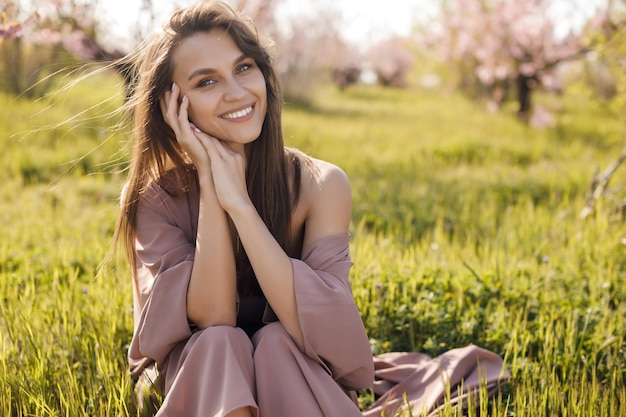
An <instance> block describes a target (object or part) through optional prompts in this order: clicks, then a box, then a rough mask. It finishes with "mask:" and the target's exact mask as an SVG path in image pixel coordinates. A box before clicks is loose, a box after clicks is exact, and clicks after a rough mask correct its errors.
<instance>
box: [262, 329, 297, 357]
mask: <svg viewBox="0 0 626 417" xmlns="http://www.w3.org/2000/svg"><path fill="white" fill-rule="evenodd" d="M252 344H253V345H254V356H255V357H257V356H265V355H268V354H269V355H276V354H278V355H281V354H282V353H281V352H285V351H286V350H287V351H289V350H292V349H294V348H295V349H297V346H296V344H295V342H294V340H293V339H292V337H291V335H289V333H287V330H285V328H284V327H283V325H282V324H281V323H280V322H274V323H270V324H268V325H266V326H263V327H262V328H261V329H260V330H258V331H257V332H256V333H255V334H254V336H252Z"/></svg>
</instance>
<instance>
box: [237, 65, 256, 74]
mask: <svg viewBox="0 0 626 417" xmlns="http://www.w3.org/2000/svg"><path fill="white" fill-rule="evenodd" d="M250 68H252V64H243V65H240V66H239V67H237V73H240V72H244V71H248V70H249V69H250Z"/></svg>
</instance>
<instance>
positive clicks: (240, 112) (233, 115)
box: [221, 106, 254, 120]
mask: <svg viewBox="0 0 626 417" xmlns="http://www.w3.org/2000/svg"><path fill="white" fill-rule="evenodd" d="M253 107H254V106H249V107H246V108H245V109H241V110H238V111H235V112H232V113H228V114H225V115H223V116H221V117H222V119H228V120H233V119H240V118H242V117H245V116H247V115H249V114H250V113H252V108H253Z"/></svg>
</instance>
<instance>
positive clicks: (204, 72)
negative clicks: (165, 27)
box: [187, 55, 248, 81]
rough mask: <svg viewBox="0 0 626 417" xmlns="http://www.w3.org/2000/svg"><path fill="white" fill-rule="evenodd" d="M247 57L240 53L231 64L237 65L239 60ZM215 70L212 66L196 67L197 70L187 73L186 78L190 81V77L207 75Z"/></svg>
mask: <svg viewBox="0 0 626 417" xmlns="http://www.w3.org/2000/svg"><path fill="white" fill-rule="evenodd" d="M247 58H248V56H247V55H241V56H239V57H238V58H237V59H235V61H233V65H237V64H239V63H240V62H241V61H244V60H246V59H247ZM216 72H217V70H216V69H214V68H198V69H197V70H195V71H194V72H192V73H191V74H190V75H189V78H187V81H191V79H192V78H194V77H197V76H198V75H209V74H214V73H216Z"/></svg>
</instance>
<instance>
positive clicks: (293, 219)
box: [116, 2, 374, 417]
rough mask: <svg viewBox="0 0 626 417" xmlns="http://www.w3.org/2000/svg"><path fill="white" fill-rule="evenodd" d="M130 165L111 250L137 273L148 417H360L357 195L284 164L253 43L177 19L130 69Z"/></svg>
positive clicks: (219, 22) (136, 356) (136, 362)
mask: <svg viewBox="0 0 626 417" xmlns="http://www.w3.org/2000/svg"><path fill="white" fill-rule="evenodd" d="M132 62H133V65H134V68H133V74H136V77H135V81H134V83H133V85H132V86H131V87H132V88H131V90H130V91H131V93H130V97H129V107H130V110H131V115H132V117H133V120H134V131H133V136H134V138H133V139H134V151H133V159H132V163H131V167H130V172H129V179H128V182H127V185H126V187H125V190H124V193H123V194H122V211H121V216H120V218H119V222H118V226H117V232H116V235H117V237H118V239H120V240H121V241H122V242H123V243H124V244H125V247H126V250H127V253H128V256H129V258H130V260H131V265H133V276H134V282H133V283H134V290H135V294H134V295H135V298H134V302H135V329H134V330H135V331H134V336H133V339H132V343H131V347H130V349H129V361H130V365H131V374H132V376H133V378H134V379H135V380H140V383H141V384H145V383H146V382H148V383H153V384H154V385H155V387H156V388H158V389H159V391H160V394H161V395H162V396H163V402H162V405H161V406H160V408H159V410H158V412H157V416H185V417H194V416H233V417H234V416H259V415H261V416H266V417H280V416H296V415H306V416H342V417H349V416H361V415H362V414H361V412H360V411H359V408H358V407H357V405H356V402H355V395H354V391H355V390H357V389H360V388H365V387H370V386H371V384H372V381H373V379H374V376H373V361H372V357H371V350H370V347H369V342H368V338H367V336H366V334H365V330H364V327H363V324H362V322H361V319H360V315H359V312H358V311H357V309H356V307H355V304H354V300H353V298H352V293H351V289H350V283H349V282H348V272H349V269H350V266H351V261H350V257H349V234H348V226H349V222H350V215H351V190H350V184H349V182H348V179H347V177H346V175H345V174H344V173H343V171H342V170H341V169H339V168H338V167H336V166H334V165H332V164H330V163H328V162H324V161H320V160H317V159H313V158H310V157H308V156H306V155H304V154H302V153H301V152H298V151H296V150H293V149H288V148H285V147H284V145H283V139H282V131H281V95H280V91H279V87H278V81H277V76H276V73H275V72H274V68H273V65H272V62H271V60H270V57H269V54H268V53H267V52H266V50H265V49H264V47H263V46H262V45H261V44H260V42H259V40H258V38H257V35H256V33H255V31H254V29H253V27H252V26H251V25H250V24H249V22H248V21H246V20H245V19H242V18H241V17H239V16H238V15H237V14H236V13H235V12H234V11H233V10H232V9H230V8H229V7H228V6H226V5H224V4H222V3H214V2H211V3H209V2H202V3H200V4H198V5H197V6H194V7H190V8H188V9H183V10H179V11H177V12H176V13H174V14H173V16H172V17H171V19H170V21H169V23H168V24H167V25H166V26H165V28H164V30H163V33H161V34H159V35H156V36H155V37H153V38H151V39H149V40H148V41H147V42H146V43H145V44H144V45H143V46H142V47H140V48H139V49H138V50H137V52H136V53H135V54H134V55H133V61H132Z"/></svg>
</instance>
